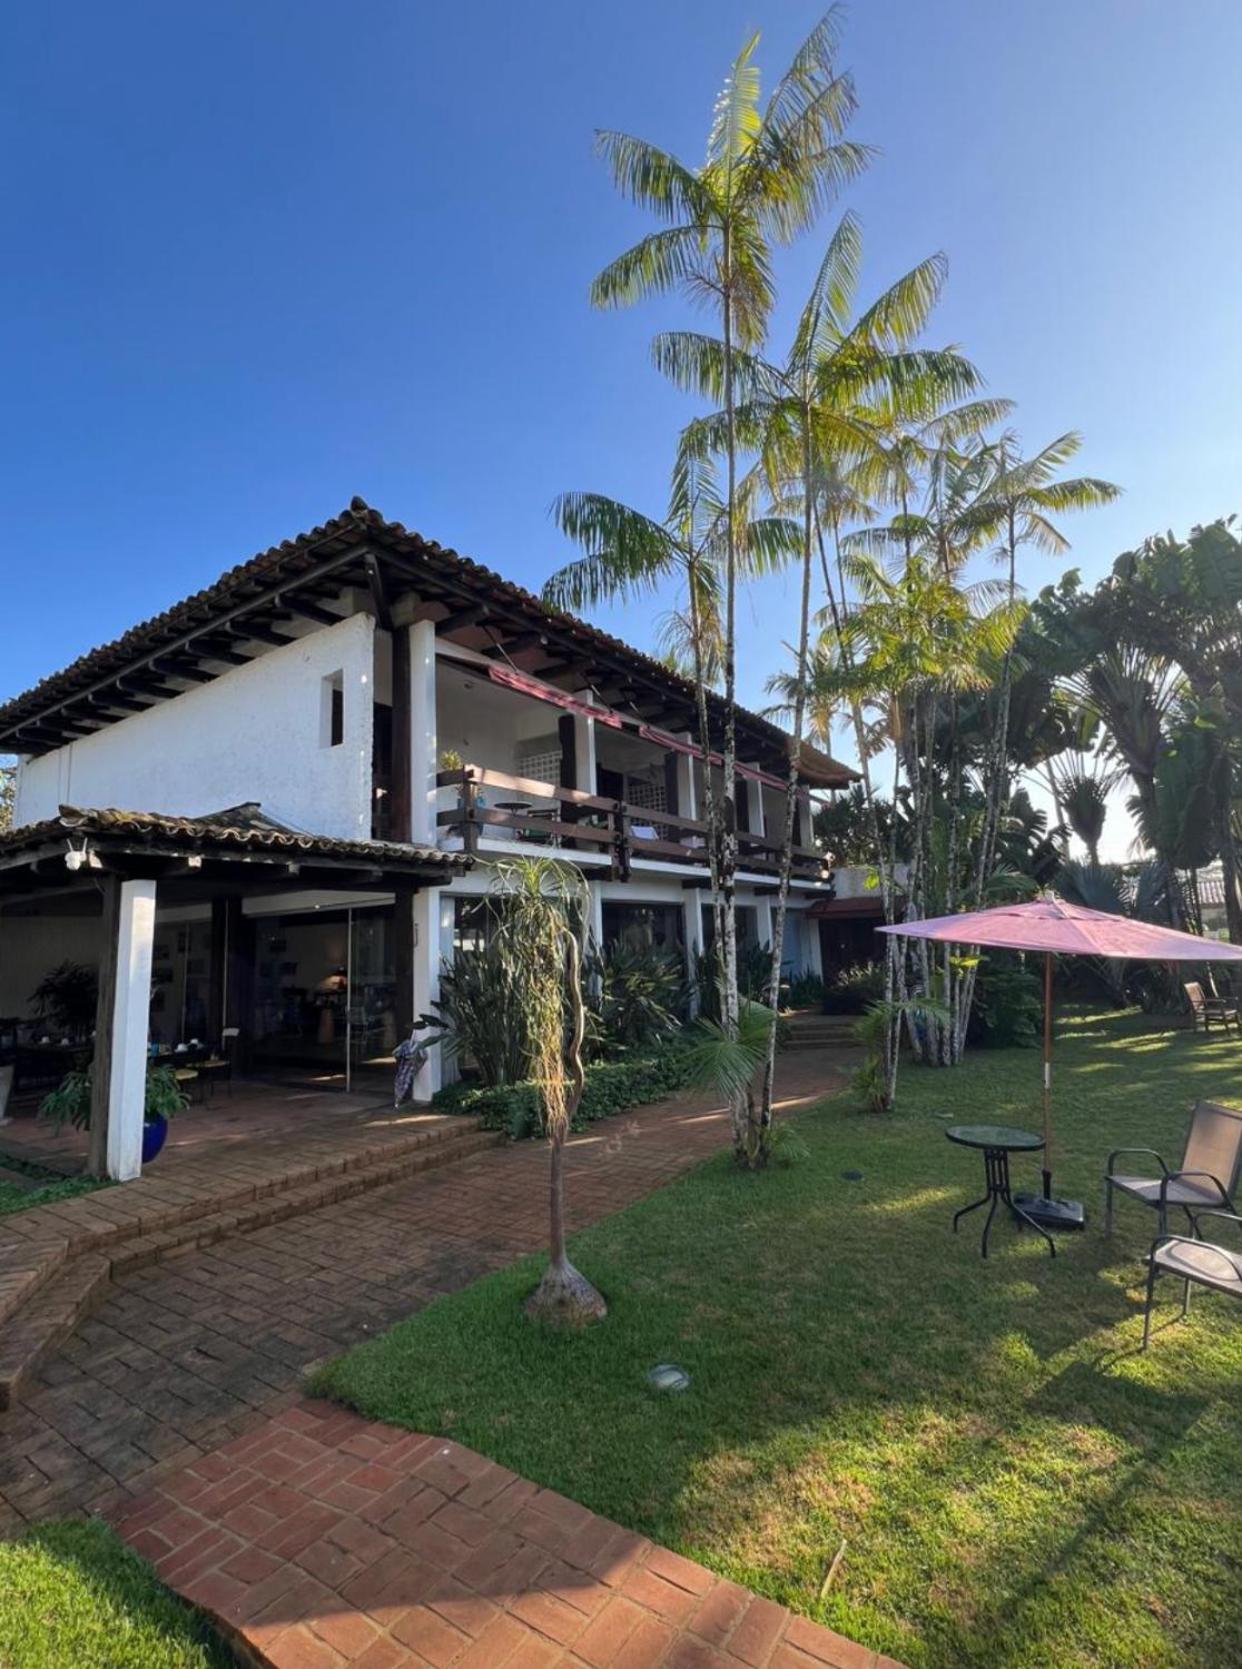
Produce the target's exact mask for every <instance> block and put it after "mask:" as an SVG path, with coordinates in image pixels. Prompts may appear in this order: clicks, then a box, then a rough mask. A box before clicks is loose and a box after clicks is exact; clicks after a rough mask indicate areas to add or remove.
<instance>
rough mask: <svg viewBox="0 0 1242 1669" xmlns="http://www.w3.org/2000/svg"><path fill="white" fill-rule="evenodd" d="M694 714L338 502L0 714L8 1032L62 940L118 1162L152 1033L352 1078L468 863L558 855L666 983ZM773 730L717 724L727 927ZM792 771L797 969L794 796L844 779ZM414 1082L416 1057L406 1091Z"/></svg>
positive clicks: (563, 624) (433, 972)
mask: <svg viewBox="0 0 1242 1669" xmlns="http://www.w3.org/2000/svg"><path fill="white" fill-rule="evenodd" d="M721 719H722V708H721V704H720V703H718V702H716V701H715V700H713V703H712V721H713V723H714V724H716V725H719V723H720V721H721ZM697 730H698V726H697V721H696V716H695V706H694V695H693V690H692V688H691V686H689V685H688V684H687V683H685V682H684V681H683V680H682V679H680V678H679V677H677V676H676V675H675V674H673V673H672V672H670V671H669V670H668V669H667V668H666V667H665V666H663V665H662V664H661V663H659V662H658V661H655V660H653V659H651V658H649V657H648V656H646V655H644V654H641V653H639V652H638V651H636V650H634V649H631V648H630V647H629V646H628V645H626V644H624V643H622V642H620V641H618V640H617V639H615V638H612V637H610V636H608V635H606V634H605V633H603V632H601V631H599V630H597V629H595V628H594V627H592V626H589V625H587V624H585V623H583V622H582V621H580V620H577V619H574V618H573V617H571V616H569V615H566V614H561V613H558V612H554V611H550V610H548V609H547V608H546V607H545V606H544V605H543V604H542V603H541V602H540V601H539V599H538V598H536V597H534V596H532V595H531V594H530V593H528V592H526V591H524V590H522V589H520V588H519V587H517V586H515V585H512V584H510V583H509V582H507V581H505V580H503V579H501V578H499V577H498V576H497V575H496V574H494V573H491V572H489V571H488V570H487V569H485V568H482V567H480V566H479V565H478V564H476V563H474V562H472V561H469V560H467V559H465V558H463V557H460V556H458V555H457V554H456V553H455V552H453V551H451V550H446V549H444V548H442V547H441V546H439V545H436V544H434V543H432V542H431V541H429V540H426V539H424V538H422V537H420V536H419V535H418V534H416V533H412V532H409V531H407V530H406V529H405V528H404V527H402V526H401V525H400V524H398V523H394V522H389V521H386V520H385V519H384V518H383V517H382V516H381V515H379V513H378V512H376V511H375V510H372V509H370V508H369V507H368V506H367V505H365V504H364V503H363V502H362V501H361V500H357V499H355V500H354V502H353V504H352V505H351V507H350V508H349V509H348V510H347V511H345V512H344V513H343V514H342V515H340V516H338V517H336V518H334V519H333V520H332V521H330V522H327V523H326V524H325V525H324V526H322V527H318V528H315V529H314V530H313V531H312V532H310V533H306V534H303V535H301V536H299V537H297V538H295V539H292V540H289V541H287V542H286V543H284V544H282V545H279V546H277V547H275V548H274V549H272V550H269V551H266V552H264V553H263V554H261V555H259V556H256V557H253V558H252V559H251V560H250V561H248V562H245V563H243V564H242V565H241V566H239V567H236V568H233V569H231V570H230V571H229V572H228V573H226V574H224V575H223V576H222V577H221V578H220V579H219V580H218V581H217V582H216V584H215V585H213V586H211V587H210V588H209V589H208V590H206V591H203V592H200V593H199V594H198V595H196V596H194V597H190V598H188V599H187V600H186V601H185V602H183V603H180V604H178V605H177V606H176V607H174V608H172V609H170V610H168V611H167V612H166V613H164V614H162V615H160V616H158V617H156V618H155V619H153V620H149V621H147V622H145V623H144V624H142V625H140V626H136V627H135V628H134V629H133V630H132V631H129V632H127V633H126V634H125V636H124V637H122V638H120V639H118V640H117V641H116V642H115V643H110V644H107V645H105V646H103V647H101V648H99V649H95V650H93V651H91V653H89V654H88V655H85V656H83V657H82V658H81V659H80V660H78V661H77V662H75V663H74V664H73V665H72V666H70V667H67V668H66V669H65V670H64V671H63V672H60V673H57V674H55V675H54V676H52V677H49V678H47V679H45V680H44V681H43V682H42V683H40V684H38V685H37V686H36V687H35V688H34V689H32V690H29V691H28V692H26V693H25V694H24V695H21V696H18V697H16V698H15V699H13V700H11V701H9V702H7V703H6V704H5V705H4V706H3V707H0V752H12V753H15V754H17V755H18V757H19V761H20V763H19V768H18V775H17V790H16V794H17V797H16V813H15V827H14V830H13V832H12V833H10V834H9V835H7V836H5V837H3V838H2V839H0V1017H6V1016H7V1017H9V1019H10V1020H14V1019H15V1020H17V1021H19V1022H22V1021H26V1022H28V1021H29V1019H30V1014H29V996H30V993H31V992H32V991H33V990H34V988H35V986H36V985H37V984H38V983H39V981H40V980H41V979H42V978H43V977H44V976H45V975H46V974H47V973H48V971H49V970H51V969H53V968H55V967H57V966H58V965H59V964H61V963H63V962H65V961H71V962H75V963H80V964H85V965H87V966H90V967H93V968H95V969H97V970H98V971H99V977H100V994H99V1010H98V1012H99V1024H98V1026H97V1027H96V1028H95V1029H96V1033H97V1037H96V1052H95V1058H96V1063H97V1068H96V1074H95V1077H96V1088H95V1094H96V1110H97V1112H98V1113H99V1115H100V1116H99V1117H98V1119H95V1120H93V1140H95V1141H97V1142H98V1143H99V1144H101V1145H100V1154H101V1156H103V1155H106V1162H107V1168H108V1170H109V1171H110V1173H111V1174H112V1175H115V1176H126V1175H133V1174H135V1173H136V1168H137V1161H136V1158H135V1153H136V1147H135V1142H136V1139H137V1138H136V1135H135V1113H134V1108H135V1106H137V1105H138V1104H139V1103H138V1098H139V1097H140V1092H141V1085H142V1082H143V1074H144V1073H145V1061H146V1056H147V1051H148V1048H149V1046H150V1044H151V1043H152V1042H154V1043H156V1044H160V1045H164V1046H166V1047H173V1048H175V1047H176V1045H177V1044H178V1043H179V1042H183V1041H186V1040H200V1039H201V1040H211V1041H212V1042H213V1043H216V1042H218V1041H219V1040H220V1039H221V1038H222V1037H224V1036H227V1037H228V1038H229V1039H230V1041H231V1043H232V1045H233V1047H234V1048H235V1050H236V1052H237V1054H238V1056H239V1058H240V1061H241V1064H242V1067H243V1069H244V1070H246V1071H248V1072H250V1073H252V1074H255V1075H258V1076H282V1077H288V1078H297V1079H301V1080H303V1081H313V1082H316V1083H333V1082H340V1083H349V1082H351V1081H355V1082H356V1081H357V1080H358V1078H359V1075H360V1074H362V1073H364V1072H365V1071H366V1070H367V1068H368V1067H373V1066H374V1065H375V1064H376V1063H379V1062H383V1061H385V1060H386V1059H387V1058H388V1057H389V1056H390V1054H391V1050H392V1048H393V1047H394V1045H395V1043H396V1042H397V1041H398V1039H399V1038H400V1037H402V1036H404V1035H406V1034H407V1032H408V1030H409V1028H410V1026H411V1024H412V1022H413V1019H414V1017H415V1016H417V1015H418V1014H420V1013H423V1012H426V1011H428V1010H429V1009H430V1008H431V1007H432V1005H433V1003H434V1002H435V999H436V997H437V992H438V982H439V977H440V970H441V968H442V966H443V964H444V962H445V960H446V959H449V958H452V957H453V956H454V954H455V953H456V952H457V951H458V950H459V949H460V948H461V947H462V946H463V945H466V946H468V945H470V944H471V943H473V942H475V938H476V936H477V933H478V931H479V922H480V910H479V902H480V899H481V897H482V895H483V894H484V893H485V892H486V890H487V887H488V879H489V867H490V865H492V864H493V863H494V862H495V861H496V860H497V859H498V858H501V857H504V856H511V855H512V854H514V853H515V852H520V851H524V850H532V851H541V852H545V853H551V854H553V855H554V856H558V857H563V858H564V859H565V860H566V861H572V862H573V863H574V864H576V865H578V866H580V868H581V870H582V872H583V873H584V875H585V876H586V877H587V879H588V881H589V883H590V897H591V909H592V928H593V933H594V937H595V939H596V940H597V942H598V943H599V944H600V945H602V946H604V947H607V946H608V945H609V944H611V943H613V942H615V941H617V940H624V941H627V942H629V943H632V944H634V945H647V944H655V945H659V946H662V947H664V948H666V949H669V950H676V951H677V952H678V953H680V954H682V955H684V956H685V958H686V960H687V967H688V971H690V972H691V973H693V971H694V967H695V963H696V958H697V957H698V956H700V955H701V954H702V952H703V949H704V945H705V942H706V936H707V935H708V934H709V933H710V920H711V913H710V909H709V908H708V900H709V894H708V890H707V888H708V874H707V864H706V857H705V847H704V841H705V838H706V827H705V824H704V821H703V803H704V787H705V778H706V773H707V772H709V771H711V772H715V773H716V775H717V779H718V777H719V771H720V761H719V756H718V755H717V754H715V753H714V752H711V753H709V755H708V756H707V757H704V756H703V753H702V751H701V749H700V747H699V745H698V739H697ZM712 742H713V747H714V746H715V745H716V743H717V738H716V737H715V736H714V737H713V739H712ZM788 748H789V741H788V738H787V736H786V735H785V733H784V732H782V731H781V730H780V729H778V728H777V727H775V726H773V725H772V724H770V723H768V722H767V721H766V720H764V719H762V718H759V717H757V716H755V715H753V714H749V713H741V714H739V717H738V758H739V766H738V771H739V781H738V806H739V822H740V832H741V872H740V879H739V887H738V923H739V930H740V935H741V938H742V940H743V941H744V942H746V941H749V942H751V943H754V944H762V943H764V942H766V941H768V940H769V939H770V935H771V911H772V900H773V896H774V894H775V891H776V863H777V853H778V850H779V844H780V842H779V835H780V831H781V828H782V820H783V793H784V779H785V776H786V772H787V766H788V757H789V755H788ZM799 763H800V776H801V781H802V784H803V787H802V790H801V794H800V804H799V828H798V833H797V845H798V849H797V852H796V855H795V866H794V880H793V889H792V895H791V901H790V910H791V916H790V923H789V927H788V930H787V945H788V953H787V960H788V964H789V966H790V969H791V971H794V972H797V971H802V970H810V971H817V970H818V967H819V935H818V931H817V923H816V922H815V921H814V920H813V919H812V918H811V917H810V916H809V914H808V912H809V910H810V908H811V907H812V906H813V905H814V904H815V903H816V901H822V900H823V899H824V898H825V897H828V896H830V886H829V883H828V879H827V871H826V863H825V858H824V856H823V854H822V853H820V852H819V851H817V850H816V849H815V847H814V845H813V843H812V840H811V836H810V815H811V799H810V796H811V794H812V793H813V792H816V791H823V790H832V789H835V788H838V787H842V786H844V785H846V784H848V783H849V782H850V781H852V780H853V779H854V773H853V772H851V771H850V770H849V769H848V768H847V767H845V766H842V765H840V764H838V763H837V762H836V761H834V760H832V759H830V758H828V757H827V756H826V755H824V754H822V753H820V752H818V751H817V750H815V749H813V748H810V747H804V748H803V750H802V753H801V756H800V762H799ZM440 1074H441V1066H440V1062H439V1058H438V1051H435V1050H433V1051H432V1054H431V1058H430V1061H429V1063H428V1065H427V1067H426V1068H425V1069H424V1071H423V1073H422V1075H421V1079H420V1082H419V1084H418V1085H417V1092H418V1094H419V1095H420V1097H423V1098H425V1097H427V1096H429V1095H430V1094H431V1093H432V1092H433V1091H434V1089H435V1088H436V1087H437V1086H438V1084H439V1082H440ZM137 1117H138V1119H139V1121H140V1112H139V1114H138V1115H137Z"/></svg>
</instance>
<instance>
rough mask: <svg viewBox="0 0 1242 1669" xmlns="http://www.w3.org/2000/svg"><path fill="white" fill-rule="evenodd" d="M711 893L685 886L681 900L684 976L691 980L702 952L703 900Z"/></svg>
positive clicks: (696, 1000) (695, 1005) (695, 1006)
mask: <svg viewBox="0 0 1242 1669" xmlns="http://www.w3.org/2000/svg"><path fill="white" fill-rule="evenodd" d="M710 896H711V894H710V893H707V892H700V890H699V889H698V887H687V888H686V891H685V894H684V896H683V897H682V901H681V921H682V929H681V933H682V938H683V939H684V940H685V943H686V978H687V979H689V980H690V981H691V984H692V987H693V981H694V979H695V976H696V975H697V974H698V971H699V957H700V956H702V954H703V948H704V939H703V901H704V899H706V898H710ZM693 1006H694V1009H695V1012H696V1013H697V1011H698V996H697V992H696V993H695V998H694V1003H693Z"/></svg>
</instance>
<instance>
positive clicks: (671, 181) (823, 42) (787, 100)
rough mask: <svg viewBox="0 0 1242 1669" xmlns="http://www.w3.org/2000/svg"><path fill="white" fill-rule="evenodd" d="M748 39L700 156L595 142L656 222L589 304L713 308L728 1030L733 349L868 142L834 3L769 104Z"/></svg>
mask: <svg viewBox="0 0 1242 1669" xmlns="http://www.w3.org/2000/svg"><path fill="white" fill-rule="evenodd" d="M758 43H759V37H758V35H755V36H753V37H752V38H751V40H750V41H748V42H747V44H746V46H745V47H744V48H743V49H742V51H741V53H740V54H739V55H738V57H737V59H736V60H735V61H734V64H733V67H732V69H731V71H730V73H729V76H728V78H727V79H726V81H725V84H724V87H723V89H722V91H721V94H720V96H719V98H718V99H717V101H716V109H715V115H714V118H713V121H712V124H711V129H710V131H709V134H708V142H707V157H706V160H705V162H704V163H703V165H702V166H701V167H699V168H691V167H689V166H687V165H686V164H685V163H683V162H681V161H679V160H678V159H677V158H676V157H674V156H672V155H671V154H670V153H669V152H667V151H664V150H661V149H660V148H659V147H657V146H654V145H652V144H650V143H648V142H647V141H645V140H641V139H636V138H634V137H632V136H630V135H628V134H622V133H612V132H610V133H602V134H600V135H599V137H598V143H599V148H600V150H601V151H602V153H603V155H604V156H605V158H606V159H607V161H608V163H609V165H610V167H611V169H612V175H613V179H614V182H615V184H616V185H617V187H618V189H619V190H620V191H621V192H622V193H623V194H624V195H625V196H626V197H628V198H629V199H630V200H631V201H632V202H635V203H637V204H639V205H640V206H641V207H644V208H646V209H648V210H650V211H651V212H652V213H654V214H655V215H656V216H657V217H658V218H659V219H660V220H661V221H663V222H664V225H663V227H662V229H660V230H659V231H656V232H653V233H651V234H649V235H648V236H647V237H645V238H643V239H642V240H641V241H640V242H639V243H638V244H636V245H635V246H634V247H633V248H632V249H630V250H628V251H626V253H625V254H623V255H621V256H619V257H618V258H617V259H616V260H615V261H613V262H612V263H611V264H610V265H609V266H608V267H607V268H605V270H604V271H603V272H602V273H600V275H599V276H598V277H597V278H596V280H595V282H594V284H593V286H592V299H593V300H594V302H595V303H596V305H597V306H602V307H611V306H622V305H629V304H631V303H633V302H635V301H638V300H640V299H642V298H644V297H646V296H650V295H653V294H659V293H667V292H669V291H671V290H674V289H680V290H683V291H684V292H686V293H687V294H689V295H690V297H691V298H692V299H694V300H695V301H697V302H707V303H709V304H710V305H712V306H713V307H716V308H718V309H719V316H720V323H721V340H722V344H723V367H722V371H723V377H722V381H723V387H722V397H723V406H724V413H725V427H726V437H725V441H726V444H725V461H726V471H727V479H726V490H725V563H724V584H723V591H724V630H723V655H722V660H723V682H724V699H725V714H724V737H723V745H722V749H721V751H722V754H723V759H724V763H723V783H722V789H721V800H722V805H721V807H720V809H719V812H718V818H719V846H720V858H719V870H718V876H717V879H716V891H717V892H718V895H719V899H720V906H719V908H720V913H721V924H722V929H723V931H722V934H721V938H720V944H721V950H722V962H723V970H722V971H723V985H724V989H723V992H722V1017H723V1021H724V1025H725V1029H726V1031H727V1032H728V1033H729V1034H730V1035H735V1034H736V1029H737V1020H738V988H737V935H736V921H735V915H734V896H735V893H734V873H735V870H736V865H737V834H736V829H737V819H736V805H735V797H736V791H737V790H736V778H735V766H736V740H735V694H736V660H735V643H736V635H735V625H736V601H737V581H738V550H739V540H738V525H737V487H738V481H737V465H738V435H737V427H736V395H735V387H734V368H735V357H734V356H735V353H736V352H737V351H738V350H739V349H741V350H742V351H745V350H747V349H753V348H755V347H757V346H758V345H759V344H760V343H761V342H762V340H763V336H764V332H765V329H766V325H767V318H768V314H769V312H770V310H771V306H772V302H773V296H774V291H773V281H772V272H771V260H770V248H769V246H770V243H771V241H772V240H774V239H775V240H778V241H781V242H788V241H790V240H791V239H792V238H794V237H795V236H797V235H798V234H799V233H800V232H802V231H805V230H806V229H807V227H809V226H810V225H811V223H812V222H813V221H814V219H815V218H816V216H817V215H818V214H819V212H820V210H821V209H822V208H823V207H824V205H825V203H826V202H827V201H828V199H829V198H830V197H831V196H832V195H833V194H834V193H835V192H836V191H837V190H838V189H839V187H840V186H842V185H843V184H845V183H846V182H847V181H849V180H851V179H853V178H854V177H855V176H856V175H857V174H858V173H859V172H860V171H861V170H862V168H863V167H865V165H866V163H867V161H868V156H869V153H868V151H867V149H866V147H864V146H861V145H858V144H856V143H852V142H850V141H848V140H846V139H844V138H843V137H842V135H843V134H844V132H845V129H846V127H847V126H848V124H849V121H850V119H851V118H852V116H853V114H854V108H855V97H854V89H853V84H852V81H851V79H850V77H849V76H848V75H845V74H840V73H838V71H837V69H836V66H835V58H836V50H837V45H838V30H837V14H836V12H835V10H833V11H830V12H828V13H827V14H826V16H825V17H823V18H822V19H821V20H820V22H819V23H818V24H817V25H816V26H815V28H814V29H813V30H812V31H811V33H810V35H809V36H808V37H807V39H806V40H805V41H804V43H803V44H802V46H801V47H800V48H799V50H798V52H797V53H796V54H795V56H794V59H793V62H792V64H791V65H790V67H789V69H788V70H787V71H786V73H785V75H784V76H783V77H782V78H781V79H780V81H778V82H777V84H776V87H775V89H774V91H773V92H772V95H771V97H770V98H769V99H768V101H767V103H766V104H765V105H762V106H761V103H760V84H759V72H758V69H757V66H756V64H755V61H754V59H755V53H756V50H757V48H758ZM744 1125H745V1105H744V1101H743V1100H742V1098H740V1097H739V1098H736V1099H735V1101H734V1131H735V1136H736V1138H737V1140H738V1143H739V1146H740V1145H741V1144H742V1142H743V1141H744V1137H745V1128H744Z"/></svg>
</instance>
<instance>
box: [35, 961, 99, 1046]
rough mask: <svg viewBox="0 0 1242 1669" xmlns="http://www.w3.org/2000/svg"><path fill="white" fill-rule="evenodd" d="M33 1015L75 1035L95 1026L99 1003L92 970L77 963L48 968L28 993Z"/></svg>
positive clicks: (97, 981) (96, 983)
mask: <svg viewBox="0 0 1242 1669" xmlns="http://www.w3.org/2000/svg"><path fill="white" fill-rule="evenodd" d="M29 1000H30V1004H31V1006H32V1007H33V1009H34V1011H35V1013H36V1014H38V1015H39V1016H40V1018H42V1019H47V1020H50V1021H51V1022H52V1024H53V1025H54V1026H57V1027H59V1028H60V1029H62V1030H64V1031H68V1032H74V1033H76V1034H78V1035H79V1036H84V1035H85V1034H86V1033H88V1032H89V1031H90V1029H91V1027H92V1026H93V1025H94V1024H95V1009H96V1006H97V1003H98V1000H99V978H98V975H97V974H96V972H95V970H94V968H88V967H86V966H85V965H84V964H83V963H81V962H62V963H61V964H60V965H59V967H55V968H53V969H52V971H51V972H50V973H47V974H45V975H44V976H43V978H42V979H41V980H40V981H39V983H38V985H36V986H35V988H34V990H33V991H32V992H31V993H30V999H29Z"/></svg>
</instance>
